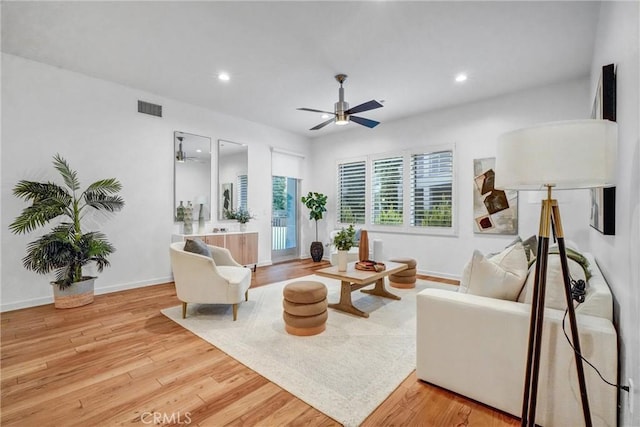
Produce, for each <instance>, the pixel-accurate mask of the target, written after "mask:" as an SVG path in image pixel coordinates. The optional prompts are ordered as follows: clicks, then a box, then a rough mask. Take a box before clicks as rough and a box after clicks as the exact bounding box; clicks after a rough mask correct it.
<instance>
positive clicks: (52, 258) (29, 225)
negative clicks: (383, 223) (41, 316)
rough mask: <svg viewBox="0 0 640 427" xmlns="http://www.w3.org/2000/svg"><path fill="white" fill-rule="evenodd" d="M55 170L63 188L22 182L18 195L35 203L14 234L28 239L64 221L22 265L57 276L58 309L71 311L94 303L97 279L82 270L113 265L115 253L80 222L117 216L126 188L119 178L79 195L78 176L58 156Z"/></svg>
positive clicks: (15, 191)
mask: <svg viewBox="0 0 640 427" xmlns="http://www.w3.org/2000/svg"><path fill="white" fill-rule="evenodd" d="M53 165H54V167H55V169H56V170H57V171H58V172H59V173H60V175H61V176H62V179H63V181H64V186H61V185H58V184H56V183H53V182H35V181H26V180H21V181H20V182H18V184H16V186H15V187H14V189H13V194H14V195H15V196H16V197H18V198H20V199H23V200H25V201H26V202H31V205H30V206H28V207H26V208H25V209H24V210H23V211H22V213H21V214H20V215H19V216H18V217H17V218H16V219H15V220H14V221H13V223H12V224H11V225H10V226H9V229H10V230H11V231H12V232H13V233H15V234H26V233H29V232H31V231H34V230H36V229H37V228H39V227H44V226H45V225H47V224H49V223H50V222H51V221H53V220H54V219H57V218H60V219H59V220H58V221H57V223H56V224H55V225H53V228H52V229H51V231H49V232H48V233H46V234H45V235H43V236H42V237H40V238H39V239H38V240H35V241H33V242H31V243H29V245H28V246H27V255H26V256H25V257H24V258H23V265H24V267H25V268H26V269H27V270H31V271H35V272H36V273H40V274H47V273H50V272H55V281H54V282H51V284H52V285H53V294H54V303H55V307H56V308H72V307H79V306H81V305H85V304H89V303H91V302H93V289H94V280H95V277H91V276H85V275H83V273H82V267H83V266H85V265H87V264H89V263H91V262H95V264H96V266H97V268H98V271H99V272H102V270H103V269H104V268H105V267H108V266H109V260H108V259H107V257H108V256H109V255H110V254H111V253H113V252H114V251H115V249H114V247H113V246H112V245H111V244H110V243H109V242H108V241H107V239H106V236H105V235H104V234H102V233H101V232H99V231H90V232H87V233H84V232H83V231H82V228H81V221H82V219H83V218H84V217H85V215H86V214H87V213H89V212H90V211H91V210H96V211H106V212H116V211H119V210H121V209H122V208H123V206H124V201H123V200H122V198H121V197H120V196H119V195H118V194H117V193H118V192H119V191H120V190H121V189H122V185H121V184H120V182H118V181H117V180H116V179H115V178H108V179H102V180H99V181H96V182H94V183H93V184H91V185H89V187H87V189H86V190H84V191H83V192H80V182H79V180H78V177H77V173H76V171H74V170H72V169H71V168H70V167H69V165H68V163H67V162H66V160H65V159H64V158H62V157H61V156H60V155H59V154H56V155H55V156H54V157H53Z"/></svg>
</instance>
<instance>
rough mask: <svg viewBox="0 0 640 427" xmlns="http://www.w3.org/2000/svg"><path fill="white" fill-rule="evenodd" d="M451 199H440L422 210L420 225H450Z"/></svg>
mask: <svg viewBox="0 0 640 427" xmlns="http://www.w3.org/2000/svg"><path fill="white" fill-rule="evenodd" d="M451 218H452V215H451V200H442V201H440V202H438V203H436V204H433V205H432V206H431V207H430V208H429V209H427V210H425V211H424V214H423V216H422V221H421V222H420V225H421V226H422V227H451V224H452V220H451Z"/></svg>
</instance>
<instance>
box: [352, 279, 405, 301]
mask: <svg viewBox="0 0 640 427" xmlns="http://www.w3.org/2000/svg"><path fill="white" fill-rule="evenodd" d="M360 292H364V293H365V294H369V295H377V296H379V297H385V298H391V299H395V300H399V299H401V298H400V297H399V296H398V295H395V294H392V293H391V292H389V291H387V290H386V289H385V287H384V277H383V278H381V279H378V280H376V285H375V286H374V287H373V289H362V290H361V291H360Z"/></svg>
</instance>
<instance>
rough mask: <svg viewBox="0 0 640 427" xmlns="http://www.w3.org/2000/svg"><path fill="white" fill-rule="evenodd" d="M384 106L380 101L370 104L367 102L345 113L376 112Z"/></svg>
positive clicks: (370, 102)
mask: <svg viewBox="0 0 640 427" xmlns="http://www.w3.org/2000/svg"><path fill="white" fill-rule="evenodd" d="M382 106H383V105H382V104H380V103H379V102H378V101H376V100H371V101H369V102H365V103H364V104H360V105H356V106H355V107H352V108H349V109H348V110H347V111H345V114H356V113H362V112H363V111H369V110H374V109H376V108H380V107H382Z"/></svg>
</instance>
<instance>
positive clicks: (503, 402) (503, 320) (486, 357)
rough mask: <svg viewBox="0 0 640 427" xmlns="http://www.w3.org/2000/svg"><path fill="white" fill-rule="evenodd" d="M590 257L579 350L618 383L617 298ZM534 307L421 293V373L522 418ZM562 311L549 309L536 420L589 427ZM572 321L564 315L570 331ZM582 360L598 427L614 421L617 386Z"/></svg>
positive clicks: (455, 294) (579, 311)
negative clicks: (609, 382) (615, 314)
mask: <svg viewBox="0 0 640 427" xmlns="http://www.w3.org/2000/svg"><path fill="white" fill-rule="evenodd" d="M585 255H586V257H587V259H588V260H589V262H590V269H591V273H592V277H591V278H590V280H589V281H588V289H589V291H588V294H587V299H586V300H585V302H584V303H583V304H581V305H580V306H579V307H578V309H577V310H576V315H577V319H578V330H579V333H580V344H581V347H582V353H583V355H584V356H585V357H586V358H587V360H589V361H590V362H591V363H593V364H594V365H595V366H596V367H597V368H598V369H599V370H600V372H601V373H602V375H603V376H604V378H606V379H607V380H609V381H611V382H616V380H617V366H618V352H617V348H618V344H617V335H616V330H615V328H614V326H613V323H612V316H613V314H612V310H613V299H612V296H611V291H610V290H609V287H608V285H607V283H606V282H605V280H604V278H603V276H602V273H601V272H600V270H599V269H598V267H597V264H596V262H595V260H594V259H593V257H592V256H591V255H589V254H585ZM530 274H533V273H530ZM520 300H522V298H520ZM530 309H531V306H530V305H529V304H525V303H522V302H517V301H506V300H499V299H493V298H487V297H482V296H477V295H470V294H465V293H459V292H451V291H445V290H440V289H426V290H424V291H422V292H420V293H419V294H418V296H417V355H416V356H417V361H416V373H417V376H418V378H419V379H420V380H423V381H427V382H429V383H432V384H435V385H438V386H440V387H443V388H445V389H448V390H451V391H453V392H456V393H459V394H461V395H464V396H466V397H469V398H471V399H474V400H476V401H479V402H482V403H485V404H487V405H489V406H492V407H494V408H497V409H500V410H502V411H505V412H507V413H510V414H513V415H515V416H517V417H519V416H520V415H521V410H522V395H523V388H524V377H525V364H526V356H527V345H528V334H529V319H530V314H531V313H530ZM563 315H564V310H558V309H553V308H545V317H544V328H543V346H542V351H541V367H540V377H539V382H538V401H537V410H536V423H537V424H538V425H541V426H545V427H553V426H558V427H566V426H579V425H584V421H583V413H582V406H581V401H580V392H579V386H578V380H577V375H576V369H575V361H574V355H573V351H572V349H571V348H570V347H569V344H568V343H567V341H566V338H565V336H564V334H563V332H562V318H563ZM568 322H569V320H568V318H567V320H566V330H567V334H568V335H569V336H571V333H570V330H569V329H570V328H569V323H568ZM583 365H584V371H585V377H586V383H587V392H588V396H589V404H590V409H591V414H592V420H593V425H594V426H615V425H616V415H617V408H616V406H617V390H616V389H615V388H614V387H612V386H610V385H607V384H605V383H604V382H603V381H602V380H601V379H600V378H599V377H598V375H597V374H596V372H595V371H594V370H593V369H592V368H591V367H589V366H588V365H587V364H583Z"/></svg>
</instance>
